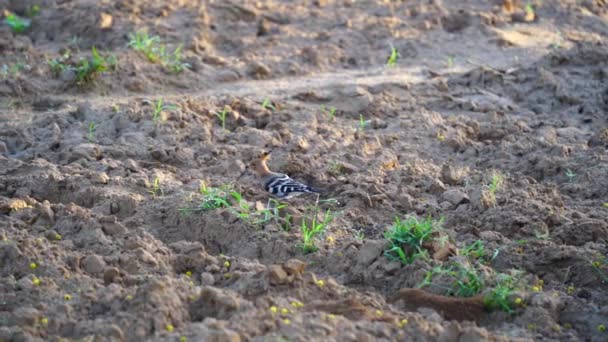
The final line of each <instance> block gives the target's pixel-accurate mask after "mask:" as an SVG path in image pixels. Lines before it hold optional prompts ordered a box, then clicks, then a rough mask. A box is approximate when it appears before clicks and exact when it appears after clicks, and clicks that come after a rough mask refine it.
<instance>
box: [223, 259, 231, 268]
mask: <svg viewBox="0 0 608 342" xmlns="http://www.w3.org/2000/svg"><path fill="white" fill-rule="evenodd" d="M224 267H226V268H229V267H230V261H228V260H226V261H224Z"/></svg>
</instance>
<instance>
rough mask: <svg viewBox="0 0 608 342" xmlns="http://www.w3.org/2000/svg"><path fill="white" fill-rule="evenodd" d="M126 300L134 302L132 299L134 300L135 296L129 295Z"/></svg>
mask: <svg viewBox="0 0 608 342" xmlns="http://www.w3.org/2000/svg"><path fill="white" fill-rule="evenodd" d="M125 299H126V300H132V299H133V296H132V295H127V296H126V297H125Z"/></svg>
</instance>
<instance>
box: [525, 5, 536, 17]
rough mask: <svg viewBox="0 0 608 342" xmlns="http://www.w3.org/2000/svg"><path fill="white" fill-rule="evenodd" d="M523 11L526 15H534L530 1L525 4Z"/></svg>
mask: <svg viewBox="0 0 608 342" xmlns="http://www.w3.org/2000/svg"><path fill="white" fill-rule="evenodd" d="M524 11H525V12H526V15H528V16H533V15H534V5H532V4H531V3H527V4H526V6H525V7H524Z"/></svg>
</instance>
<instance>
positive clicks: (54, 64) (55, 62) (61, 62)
mask: <svg viewBox="0 0 608 342" xmlns="http://www.w3.org/2000/svg"><path fill="white" fill-rule="evenodd" d="M70 57H71V51H70V50H66V51H65V52H64V53H63V55H61V56H59V57H58V58H55V59H47V61H46V63H47V64H48V65H49V67H50V68H51V71H52V72H53V73H55V74H59V73H61V72H62V71H64V70H68V69H70V65H69V64H68V63H67V62H68V61H69V59H70Z"/></svg>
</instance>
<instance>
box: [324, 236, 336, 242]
mask: <svg viewBox="0 0 608 342" xmlns="http://www.w3.org/2000/svg"><path fill="white" fill-rule="evenodd" d="M326 240H327V242H329V243H333V242H334V238H333V237H332V236H328V237H327V239H326Z"/></svg>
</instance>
